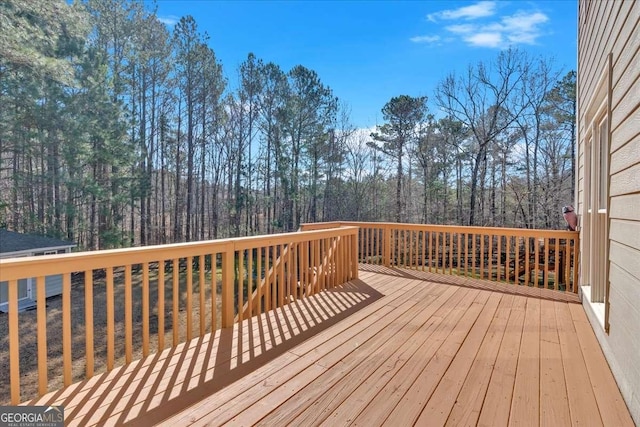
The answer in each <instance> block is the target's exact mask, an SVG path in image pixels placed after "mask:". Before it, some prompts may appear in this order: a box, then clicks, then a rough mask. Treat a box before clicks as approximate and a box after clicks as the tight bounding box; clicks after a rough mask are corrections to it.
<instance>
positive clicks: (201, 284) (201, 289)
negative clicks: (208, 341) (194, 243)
mask: <svg viewBox="0 0 640 427" xmlns="http://www.w3.org/2000/svg"><path fill="white" fill-rule="evenodd" d="M204 273H205V256H204V255H199V257H198V297H199V300H200V301H199V303H200V336H201V337H202V336H204V334H206V333H207V331H206V326H205V320H206V317H207V310H206V307H205V302H204V296H205V290H206V284H205V278H204Z"/></svg>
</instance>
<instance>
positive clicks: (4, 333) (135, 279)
mask: <svg viewBox="0 0 640 427" xmlns="http://www.w3.org/2000/svg"><path fill="white" fill-rule="evenodd" d="M94 276H95V273H94ZM157 277H158V269H157V265H156V266H150V279H149V307H150V308H149V333H150V344H149V351H150V354H153V353H155V352H157V351H158V344H157V343H158V312H157V302H158V280H157ZM178 277H179V286H178V289H179V316H178V322H177V323H178V325H177V326H178V332H179V338H180V339H179V342H184V341H186V334H187V332H186V331H187V312H186V310H187V304H186V300H187V285H186V283H187V280H186V277H187V275H186V269H185V266H184V265H182V268H181V269H180V272H179V273H178ZM211 277H212V274H211V271H207V272H206V274H205V286H204V294H205V295H204V297H205V304H204V306H203V307H201V306H200V283H199V272H198V271H197V269H195V268H194V272H193V302H192V309H191V314H192V328H193V329H192V330H193V336H194V337H195V336H198V335H199V334H200V315H201V314H203V315H204V318H205V327H206V329H205V331H204V332H205V333H208V332H211V326H212V325H211V313H212V310H211V307H212V301H211V290H212V288H211ZM141 279H142V271H141V270H139V271H136V270H134V272H133V275H132V284H133V289H132V294H133V360H136V359H139V358H141V357H142V356H143V354H142V285H141ZM105 283H106V280H105V278H104V277H94V285H93V313H94V322H93V324H94V340H93V341H94V355H95V356H94V357H95V369H94V372H95V374H98V373H101V372H105V371H106V357H107V326H106V325H107V310H106V306H107V304H106V285H105ZM216 286H217V296H218V298H217V301H216V305H217V309H216V312H217V316H216V317H217V321H216V324H217V328H219V327H220V313H221V309H220V303H221V299H220V290H221V280H220V273H219V271H218V273H217V274H216ZM84 288H85V286H84V278H83V276H82V275H79V276H77V277H74V278H73V281H72V287H71V302H72V308H71V322H72V325H71V331H72V340H73V341H72V360H73V364H72V366H73V367H72V372H73V382H76V381H81V380H83V379H85V369H86V351H85V329H86V326H85V308H84V307H85V290H84ZM114 289H115V293H114V300H115V301H114V302H115V304H114V306H115V366H120V365H123V364H125V323H124V318H125V304H124V298H125V297H124V270H123V269H118V270H116V271H115V275H114ZM7 319H8V316H7V314H5V313H0V337H2V338H0V384H2V386H1V387H0V405H6V404H10V400H11V399H10V387H9V384H10V382H9V330H8V329H9V327H8V320H7ZM164 319H165V347H169V346H171V345H172V343H173V327H174V325H173V272H172V271H171V269H170V268H169V269H167V270H166V274H165V312H164ZM19 323H20V325H19V331H20V332H19V334H20V377H21V378H20V385H21V401H26V400H30V399H32V398H35V397H37V396H38V368H37V355H38V348H37V339H36V337H37V314H36V310H32V311H27V312H23V313H20V314H19ZM47 355H48V359H47V367H48V374H47V375H48V387H49V391H51V390H56V389H60V388H62V387H63V377H62V373H63V358H62V297H61V296H55V297H52V298H49V299H47Z"/></svg>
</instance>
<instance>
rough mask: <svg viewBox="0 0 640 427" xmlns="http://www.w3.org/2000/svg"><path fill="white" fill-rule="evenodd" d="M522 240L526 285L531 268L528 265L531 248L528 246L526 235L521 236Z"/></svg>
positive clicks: (527, 284)
mask: <svg viewBox="0 0 640 427" xmlns="http://www.w3.org/2000/svg"><path fill="white" fill-rule="evenodd" d="M522 240H523V241H524V270H525V271H524V284H525V285H526V286H529V281H530V280H529V279H530V274H531V270H530V269H529V267H530V265H529V264H530V262H531V261H530V258H531V248H530V246H529V238H528V237H523V238H522Z"/></svg>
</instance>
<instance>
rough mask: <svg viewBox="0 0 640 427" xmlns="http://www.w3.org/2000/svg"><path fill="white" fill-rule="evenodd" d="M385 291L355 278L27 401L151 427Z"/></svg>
mask: <svg viewBox="0 0 640 427" xmlns="http://www.w3.org/2000/svg"><path fill="white" fill-rule="evenodd" d="M382 296H383V295H382V294H381V293H380V292H378V291H377V290H376V289H374V288H372V287H370V286H369V285H367V284H366V283H365V282H364V281H362V280H354V281H351V282H349V283H347V284H345V285H341V286H338V287H336V288H333V289H330V290H327V291H325V292H322V293H319V294H316V295H313V296H311V297H307V298H304V299H298V300H294V301H292V302H291V303H289V304H288V305H286V306H285V307H282V308H279V309H276V310H273V311H271V312H268V313H265V314H263V315H261V316H259V317H253V318H252V319H251V320H249V321H246V320H245V321H244V322H242V323H237V324H235V325H234V327H233V328H227V329H219V330H217V331H216V332H215V333H213V334H207V335H205V336H203V337H200V338H197V339H193V340H191V341H190V342H187V343H183V344H180V345H178V346H177V347H175V348H171V349H166V350H165V351H163V352H161V353H159V354H156V355H155V356H149V357H147V358H144V359H141V360H138V361H136V362H133V363H131V364H129V365H126V366H122V367H119V368H116V369H114V370H113V371H111V372H110V373H105V374H101V375H97V376H95V377H93V378H91V379H89V380H86V381H82V382H79V383H75V384H72V385H71V386H69V387H67V388H65V389H62V390H58V391H55V392H51V393H48V394H47V395H45V396H43V397H41V398H39V399H34V400H32V401H29V402H26V403H25V404H26V405H62V406H63V407H64V408H65V425H76V424H79V425H104V424H110V425H114V424H116V425H126V424H131V425H136V426H139V425H153V424H156V423H158V422H160V421H162V420H163V419H165V418H167V417H169V416H171V415H173V414H175V413H176V412H178V411H180V410H183V409H185V408H187V407H189V406H191V405H193V404H195V403H197V402H199V401H200V400H202V399H203V398H204V397H206V396H208V395H210V394H211V393H214V392H216V391H218V390H220V389H222V388H224V387H225V386H227V385H229V384H231V383H233V382H234V381H236V380H238V379H240V378H242V377H244V376H246V375H247V374H249V373H251V372H253V371H254V370H256V369H257V368H259V367H261V366H264V365H265V364H267V363H268V362H269V361H271V360H273V359H275V358H277V357H279V356H281V355H283V354H285V353H286V352H287V351H289V350H291V349H292V348H294V347H295V346H297V345H299V344H300V343H302V342H303V341H305V340H306V339H308V338H309V337H312V336H314V335H317V334H318V333H319V332H321V331H323V330H325V329H327V328H329V327H331V326H332V325H335V324H336V323H338V322H340V321H341V320H343V319H345V318H347V317H348V316H350V315H352V314H353V313H356V312H358V311H359V310H361V309H362V308H364V307H366V306H368V305H369V304H371V303H372V302H374V301H376V300H378V299H380V298H381V297H382Z"/></svg>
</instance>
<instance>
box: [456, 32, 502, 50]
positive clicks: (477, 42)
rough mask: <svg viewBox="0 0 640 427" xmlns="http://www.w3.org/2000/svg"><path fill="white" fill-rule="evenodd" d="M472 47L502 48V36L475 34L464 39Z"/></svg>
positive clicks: (497, 34) (498, 34)
mask: <svg viewBox="0 0 640 427" xmlns="http://www.w3.org/2000/svg"><path fill="white" fill-rule="evenodd" d="M464 40H465V41H467V42H468V43H469V44H471V45H472V46H479V47H500V46H502V34H500V33H475V34H471V35H469V36H467V37H464Z"/></svg>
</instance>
